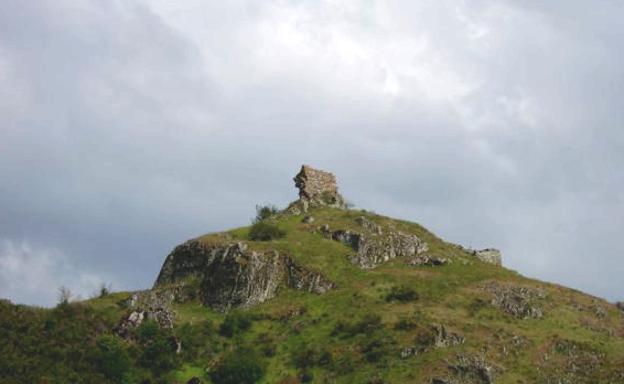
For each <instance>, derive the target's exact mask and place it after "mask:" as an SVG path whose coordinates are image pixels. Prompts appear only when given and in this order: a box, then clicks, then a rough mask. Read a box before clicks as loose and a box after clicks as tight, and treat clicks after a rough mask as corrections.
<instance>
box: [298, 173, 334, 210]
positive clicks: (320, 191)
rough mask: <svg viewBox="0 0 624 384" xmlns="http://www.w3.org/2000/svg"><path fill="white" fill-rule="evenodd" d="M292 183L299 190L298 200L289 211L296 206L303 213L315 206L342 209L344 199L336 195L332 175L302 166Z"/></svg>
mask: <svg viewBox="0 0 624 384" xmlns="http://www.w3.org/2000/svg"><path fill="white" fill-rule="evenodd" d="M294 181H295V186H296V187H297V188H299V200H298V201H296V202H295V203H293V204H294V205H292V204H291V207H290V210H291V211H292V210H294V209H296V208H297V207H296V205H300V206H301V209H302V210H303V211H304V212H306V211H307V210H308V208H309V207H315V206H330V207H337V208H344V206H345V202H344V199H343V198H342V196H341V195H340V193H338V184H337V183H336V176H334V175H333V174H332V173H330V172H325V171H321V170H318V169H314V168H312V167H310V166H308V165H303V166H302V167H301V171H299V173H298V174H297V175H296V176H295V178H294Z"/></svg>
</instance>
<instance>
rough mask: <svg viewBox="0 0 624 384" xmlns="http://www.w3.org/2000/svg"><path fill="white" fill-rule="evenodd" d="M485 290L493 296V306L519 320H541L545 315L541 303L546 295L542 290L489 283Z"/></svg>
mask: <svg viewBox="0 0 624 384" xmlns="http://www.w3.org/2000/svg"><path fill="white" fill-rule="evenodd" d="M484 289H485V290H486V291H488V292H489V293H491V294H492V295H493V298H492V301H491V304H492V305H494V306H495V307H497V308H500V309H501V310H502V311H503V312H506V313H508V314H510V315H512V316H514V317H517V318H519V319H539V318H541V317H542V316H543V315H544V313H543V311H542V307H541V303H540V302H541V301H542V300H543V299H545V298H546V293H545V292H544V291H542V290H541V289H537V288H532V287H524V286H514V285H503V284H498V283H494V282H491V283H488V284H486V285H485V287H484Z"/></svg>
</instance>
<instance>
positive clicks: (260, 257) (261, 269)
mask: <svg viewBox="0 0 624 384" xmlns="http://www.w3.org/2000/svg"><path fill="white" fill-rule="evenodd" d="M187 279H195V280H197V281H198V282H199V283H198V287H199V288H198V289H199V293H198V296H199V297H200V299H201V300H202V302H203V303H204V304H205V305H206V306H208V307H211V308H213V309H217V310H220V311H227V310H229V309H231V308H235V307H249V306H252V305H256V304H259V303H262V302H264V301H266V300H268V299H270V298H272V297H274V296H275V295H276V294H277V291H278V289H279V288H280V287H282V286H284V287H290V288H295V289H301V290H305V291H308V292H313V293H325V292H327V291H328V290H329V289H331V288H333V287H334V283H332V282H331V281H329V280H327V279H326V278H325V277H323V276H322V275H321V274H320V273H317V272H314V271H310V270H307V269H305V268H303V267H300V266H298V265H297V264H296V263H295V262H294V261H293V260H292V259H291V258H290V257H289V256H287V255H283V254H280V253H278V252H277V251H264V252H259V251H251V250H248V247H247V245H246V244H245V243H242V242H236V243H227V244H221V245H218V244H214V245H209V246H204V245H201V244H199V245H198V244H195V242H193V241H191V242H187V243H186V244H183V246H179V247H176V249H175V250H174V251H173V252H172V253H171V254H170V255H169V256H168V257H167V260H165V264H164V265H163V268H162V270H161V273H160V275H159V277H158V280H157V281H156V284H155V286H156V287H160V286H170V285H171V284H174V285H176V284H183V283H184V282H185V281H187Z"/></svg>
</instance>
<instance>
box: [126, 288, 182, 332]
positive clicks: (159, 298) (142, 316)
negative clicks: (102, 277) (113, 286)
mask: <svg viewBox="0 0 624 384" xmlns="http://www.w3.org/2000/svg"><path fill="white" fill-rule="evenodd" d="M174 298H175V294H174V293H173V292H172V291H170V290H168V289H164V290H148V291H140V292H135V293H133V294H132V295H131V296H130V297H129V298H128V300H126V306H127V307H128V308H129V309H131V312H130V313H129V314H128V315H126V316H124V317H123V318H122V319H121V321H120V322H119V324H117V326H116V327H115V329H114V331H115V333H117V334H118V335H119V336H121V337H129V336H130V334H131V332H132V330H134V329H136V328H138V327H139V326H140V325H141V324H142V323H143V321H145V320H153V321H156V322H157V323H158V325H159V326H160V327H161V328H168V329H171V328H173V318H174V313H173V310H171V303H172V302H173V300H174Z"/></svg>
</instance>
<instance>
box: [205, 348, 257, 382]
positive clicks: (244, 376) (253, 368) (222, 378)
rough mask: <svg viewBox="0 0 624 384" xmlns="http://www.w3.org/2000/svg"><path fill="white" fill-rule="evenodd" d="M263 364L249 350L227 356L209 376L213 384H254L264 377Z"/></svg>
mask: <svg viewBox="0 0 624 384" xmlns="http://www.w3.org/2000/svg"><path fill="white" fill-rule="evenodd" d="M264 370H265V367H264V362H263V361H262V359H261V358H260V357H259V356H258V355H257V354H256V353H255V352H254V351H250V350H237V351H234V352H232V353H230V354H228V355H227V356H226V357H225V358H224V359H223V361H222V362H221V364H219V365H218V366H217V368H216V369H215V370H214V371H213V372H212V373H211V374H210V378H211V379H212V381H213V382H214V384H254V383H257V382H258V381H260V379H261V378H262V376H264Z"/></svg>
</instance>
